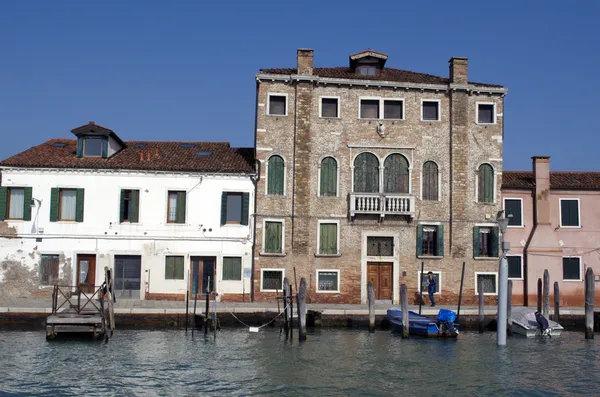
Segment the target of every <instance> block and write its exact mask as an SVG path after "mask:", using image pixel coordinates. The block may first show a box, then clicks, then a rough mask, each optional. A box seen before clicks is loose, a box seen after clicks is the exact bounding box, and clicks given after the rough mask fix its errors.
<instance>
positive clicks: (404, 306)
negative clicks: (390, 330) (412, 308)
mask: <svg viewBox="0 0 600 397" xmlns="http://www.w3.org/2000/svg"><path fill="white" fill-rule="evenodd" d="M400 308H401V310H402V337H403V338H408V327H409V324H408V288H406V284H402V285H400Z"/></svg>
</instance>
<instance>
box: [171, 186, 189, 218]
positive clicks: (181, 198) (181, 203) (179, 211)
mask: <svg viewBox="0 0 600 397" xmlns="http://www.w3.org/2000/svg"><path fill="white" fill-rule="evenodd" d="M185 200H186V193H185V192H183V191H172V190H170V191H169V193H168V199H167V223H185Z"/></svg>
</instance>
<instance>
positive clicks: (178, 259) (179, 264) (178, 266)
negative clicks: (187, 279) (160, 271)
mask: <svg viewBox="0 0 600 397" xmlns="http://www.w3.org/2000/svg"><path fill="white" fill-rule="evenodd" d="M184 273H185V272H184V265H183V256H167V257H165V280H183V275H184Z"/></svg>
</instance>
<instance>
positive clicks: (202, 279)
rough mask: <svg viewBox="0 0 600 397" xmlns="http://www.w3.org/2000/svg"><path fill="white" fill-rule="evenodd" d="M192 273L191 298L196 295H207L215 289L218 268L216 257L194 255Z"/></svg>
mask: <svg viewBox="0 0 600 397" xmlns="http://www.w3.org/2000/svg"><path fill="white" fill-rule="evenodd" d="M190 262H191V264H190V265H191V266H190V267H191V269H190V270H191V272H190V273H191V275H190V287H189V291H190V298H192V297H193V296H194V295H196V294H198V295H205V294H206V293H207V292H211V291H214V290H215V279H216V273H217V272H216V270H217V267H216V266H215V263H216V258H215V257H200V256H192V257H191V259H190Z"/></svg>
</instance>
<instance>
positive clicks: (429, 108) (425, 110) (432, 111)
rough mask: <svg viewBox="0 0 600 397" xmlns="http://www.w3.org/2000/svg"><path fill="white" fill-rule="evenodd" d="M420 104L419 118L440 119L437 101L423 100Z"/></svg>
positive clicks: (427, 119)
mask: <svg viewBox="0 0 600 397" xmlns="http://www.w3.org/2000/svg"><path fill="white" fill-rule="evenodd" d="M421 106H422V109H421V120H423V121H438V120H439V119H440V102H439V101H423V102H422V105H421Z"/></svg>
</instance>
